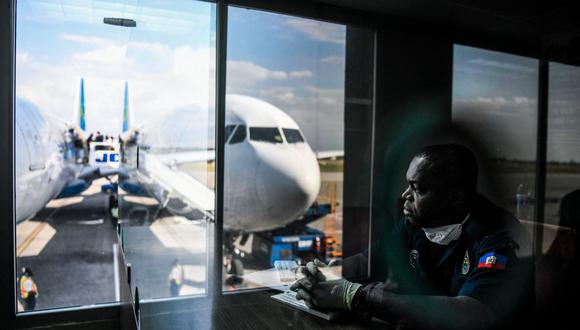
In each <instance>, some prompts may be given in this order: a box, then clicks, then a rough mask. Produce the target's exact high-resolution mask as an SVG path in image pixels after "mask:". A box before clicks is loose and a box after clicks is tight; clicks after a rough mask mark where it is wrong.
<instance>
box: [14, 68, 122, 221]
mask: <svg viewBox="0 0 580 330" xmlns="http://www.w3.org/2000/svg"><path fill="white" fill-rule="evenodd" d="M15 119H16V120H15V125H14V139H15V141H14V142H15V143H14V145H15V197H16V222H21V221H23V220H26V219H29V218H30V217H32V216H34V214H36V212H38V211H40V210H41V209H42V208H43V207H44V206H45V205H46V204H47V203H48V202H49V201H50V200H51V199H53V198H57V197H59V198H60V197H69V196H73V195H76V194H79V193H81V192H83V191H84V190H85V189H87V188H88V187H89V186H90V184H91V182H92V180H94V179H96V178H98V177H103V176H107V175H112V174H115V171H111V170H108V169H102V170H101V169H97V168H94V167H90V166H86V165H84V164H83V157H84V151H85V149H84V145H83V147H82V148H79V143H84V138H83V133H84V130H85V129H86V123H85V102H84V81H83V80H82V79H81V85H80V94H79V102H78V106H77V109H76V111H75V120H74V122H75V124H72V125H71V124H67V123H65V122H63V121H60V120H58V119H56V118H54V117H52V116H50V115H49V114H48V113H46V112H44V111H42V110H41V109H39V108H37V107H36V106H34V105H33V104H32V103H30V102H28V101H26V100H24V99H21V98H17V99H16V105H15ZM75 138H76V139H77V144H76V146H75V141H74V139H75Z"/></svg>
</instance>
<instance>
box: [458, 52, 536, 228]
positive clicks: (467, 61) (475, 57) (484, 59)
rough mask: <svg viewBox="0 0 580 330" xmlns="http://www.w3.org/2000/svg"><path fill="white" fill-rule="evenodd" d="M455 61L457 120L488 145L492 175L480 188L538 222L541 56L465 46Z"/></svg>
mask: <svg viewBox="0 0 580 330" xmlns="http://www.w3.org/2000/svg"><path fill="white" fill-rule="evenodd" d="M453 59H454V60H453V61H454V62H453V108H452V120H453V123H454V124H456V125H457V126H459V127H461V128H463V129H464V130H466V131H467V132H469V133H470V134H472V137H473V138H474V139H475V140H477V141H478V142H479V143H480V145H483V146H484V150H483V151H484V153H485V154H486V156H487V159H486V160H485V161H486V164H484V165H487V170H488V172H487V174H489V176H488V177H484V178H483V180H481V181H482V182H483V183H487V184H488V185H487V186H486V187H480V188H481V189H482V190H483V191H484V192H486V193H487V195H488V197H489V198H492V199H494V201H495V202H496V203H497V204H498V205H500V206H501V207H503V208H504V209H506V210H509V211H510V212H512V213H513V214H515V215H516V216H517V217H518V218H519V219H522V220H529V221H532V220H534V204H535V200H534V196H535V169H536V140H537V135H536V130H537V128H536V127H537V107H538V106H537V104H538V96H537V92H538V60H536V59H533V58H528V57H522V56H516V55H511V54H506V53H500V52H495V51H490V50H485V49H480V48H473V47H467V46H461V45H455V47H454V54H453ZM482 167H485V166H482ZM484 174H485V173H484Z"/></svg>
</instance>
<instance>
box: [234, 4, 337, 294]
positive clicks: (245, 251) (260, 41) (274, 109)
mask: <svg viewBox="0 0 580 330" xmlns="http://www.w3.org/2000/svg"><path fill="white" fill-rule="evenodd" d="M228 19H229V21H228V59H227V93H228V95H227V96H226V125H230V124H239V125H245V126H243V127H244V128H245V127H248V133H249V136H248V139H245V140H243V142H242V141H239V140H240V139H236V134H237V133H238V130H239V129H240V127H242V126H239V127H238V129H237V130H236V131H235V133H234V135H233V136H232V138H231V139H230V141H229V143H228V144H227V145H226V146H225V157H224V160H225V173H224V174H225V177H224V191H225V196H224V198H225V201H224V203H225V208H224V257H225V258H224V262H225V265H226V278H225V289H227V290H233V289H242V288H253V287H263V286H276V285H279V284H280V276H278V275H280V274H278V275H277V274H276V271H275V268H274V267H275V264H276V261H282V260H288V261H298V262H301V261H305V260H306V261H307V260H312V259H313V258H315V257H317V258H319V259H321V260H324V261H326V262H328V261H331V260H333V259H340V257H341V253H342V184H343V173H342V169H343V157H342V155H343V152H342V150H343V148H344V79H345V77H344V65H345V43H346V27H345V26H342V25H336V24H330V23H323V22H317V21H314V20H308V19H301V18H296V17H292V16H286V15H278V14H272V13H265V12H259V11H253V10H246V9H239V8H234V7H231V8H230V10H229V15H228ZM301 132H302V133H301ZM234 140H235V141H236V142H238V143H236V144H234V143H233V142H234ZM301 142H303V143H301ZM322 151H333V152H332V153H326V155H327V156H326V158H324V159H323V158H321V157H317V152H322ZM320 154H322V153H320ZM278 265H280V263H278ZM331 272H333V273H334V274H335V276H340V274H341V267H340V266H338V267H331Z"/></svg>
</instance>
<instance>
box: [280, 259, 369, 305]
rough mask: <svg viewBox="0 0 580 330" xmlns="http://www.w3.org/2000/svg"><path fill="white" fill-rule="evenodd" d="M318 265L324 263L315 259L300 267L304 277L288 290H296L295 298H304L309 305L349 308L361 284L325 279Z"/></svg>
mask: <svg viewBox="0 0 580 330" xmlns="http://www.w3.org/2000/svg"><path fill="white" fill-rule="evenodd" d="M318 267H326V265H325V264H324V263H323V262H321V261H320V260H318V259H316V260H314V262H309V263H308V264H307V265H306V267H301V269H300V271H301V272H302V273H303V274H304V275H306V277H304V278H302V279H300V280H298V281H296V282H295V283H294V284H292V286H291V287H290V290H292V291H295V292H297V293H296V299H298V300H304V302H305V303H306V305H308V306H309V307H319V308H323V309H349V310H350V309H351V308H352V305H351V304H352V299H353V298H354V295H355V293H356V292H357V291H358V289H359V288H360V287H361V286H362V285H361V284H358V283H353V282H350V281H347V280H345V279H339V280H331V281H326V278H325V277H324V275H323V274H322V272H320V270H319V269H318Z"/></svg>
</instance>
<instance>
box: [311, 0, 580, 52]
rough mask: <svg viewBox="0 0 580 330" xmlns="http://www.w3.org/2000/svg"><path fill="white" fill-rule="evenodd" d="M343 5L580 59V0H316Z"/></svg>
mask: <svg viewBox="0 0 580 330" xmlns="http://www.w3.org/2000/svg"><path fill="white" fill-rule="evenodd" d="M316 1H317V2H320V3H325V4H330V5H334V6H338V7H346V8H352V9H358V10H361V11H365V12H372V13H378V14H383V15H390V16H396V17H401V18H413V19H415V20H418V21H423V22H428V23H433V24H437V25H443V26H447V27H449V28H452V29H458V30H468V31H474V32H478V33H484V34H487V35H493V36H501V37H505V38H510V39H513V40H519V41H522V42H527V43H530V44H534V45H536V46H544V47H545V48H547V49H551V50H552V52H553V53H554V54H556V53H558V54H560V55H562V54H564V53H565V55H566V56H568V57H571V58H575V59H580V1H579V0H577V1H564V0H554V1H541V2H540V1H536V2H535V1H532V0H527V1H525V0H316Z"/></svg>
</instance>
